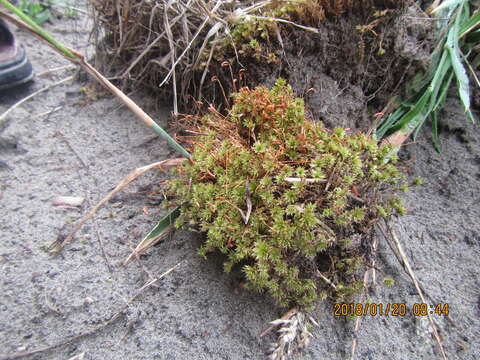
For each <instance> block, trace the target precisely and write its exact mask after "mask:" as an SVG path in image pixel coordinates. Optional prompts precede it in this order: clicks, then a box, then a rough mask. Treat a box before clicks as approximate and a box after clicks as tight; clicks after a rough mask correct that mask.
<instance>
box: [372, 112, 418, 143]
mask: <svg viewBox="0 0 480 360" xmlns="http://www.w3.org/2000/svg"><path fill="white" fill-rule="evenodd" d="M409 108H411V107H408V106H405V105H404V104H402V105H400V107H399V108H398V109H397V110H395V111H394V112H393V113H392V114H390V116H388V117H387V118H386V119H385V120H383V121H382V122H381V123H380V125H379V127H378V128H377V130H376V131H375V137H376V138H377V139H381V138H383V137H384V136H385V133H386V132H387V131H388V129H389V128H390V127H392V126H393V125H394V124H395V123H396V122H397V120H398V119H400V118H401V117H402V116H404V115H405V114H406V113H407V112H408V109H409Z"/></svg>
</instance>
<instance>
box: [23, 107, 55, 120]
mask: <svg viewBox="0 0 480 360" xmlns="http://www.w3.org/2000/svg"><path fill="white" fill-rule="evenodd" d="M61 109H63V106H57V107H56V108H55V109H52V110H48V111H45V112H43V113H40V114H37V115H34V116H32V117H31V118H30V121H32V120H35V119H38V118H41V117H43V116H48V115H51V114H53V113H55V112H57V111H59V110H61Z"/></svg>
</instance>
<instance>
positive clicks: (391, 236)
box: [378, 221, 447, 360]
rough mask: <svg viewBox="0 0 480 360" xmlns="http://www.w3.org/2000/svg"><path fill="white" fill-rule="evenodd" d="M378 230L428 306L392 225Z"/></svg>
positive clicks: (443, 353) (445, 356)
mask: <svg viewBox="0 0 480 360" xmlns="http://www.w3.org/2000/svg"><path fill="white" fill-rule="evenodd" d="M378 228H379V229H380V231H381V232H382V234H383V236H384V237H385V240H386V241H387V243H388V245H389V246H390V248H391V249H392V251H393V253H394V254H395V257H396V258H397V260H398V261H399V262H400V264H401V265H402V266H403V268H404V269H405V271H406V273H407V274H408V276H410V278H411V279H412V281H413V284H414V285H415V288H416V290H417V292H418V295H419V296H420V299H421V300H422V303H424V304H426V303H427V301H426V299H425V296H424V294H423V293H424V292H423V290H422V286H421V285H420V282H419V281H418V280H417V277H416V276H415V273H414V272H413V270H412V267H411V266H410V263H409V261H408V258H407V256H406V254H405V251H404V250H403V247H402V245H401V243H400V240H399V239H398V237H397V235H396V234H395V232H394V231H393V229H392V228H391V226H390V224H389V223H388V222H387V221H385V228H384V227H383V226H382V225H380V224H378ZM427 316H428V320H429V322H430V326H431V328H432V332H433V335H434V337H435V340H436V341H437V343H438V346H439V349H440V352H441V354H442V357H443V359H445V360H446V359H447V355H446V354H445V350H444V348H443V345H442V340H441V338H440V334H439V332H438V330H437V326H436V324H435V322H434V321H433V318H432V316H431V315H430V313H428V312H427Z"/></svg>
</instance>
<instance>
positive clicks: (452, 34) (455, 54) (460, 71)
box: [445, 12, 470, 112]
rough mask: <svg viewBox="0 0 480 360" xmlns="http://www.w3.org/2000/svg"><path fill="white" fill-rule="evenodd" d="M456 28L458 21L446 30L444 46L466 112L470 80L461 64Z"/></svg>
mask: <svg viewBox="0 0 480 360" xmlns="http://www.w3.org/2000/svg"><path fill="white" fill-rule="evenodd" d="M460 16H461V12H459V14H458V15H457V18H460ZM458 28H459V25H458V21H455V23H454V24H453V25H452V27H451V28H450V30H449V32H448V37H447V42H446V43H445V47H446V49H447V50H448V52H449V54H450V60H451V62H452V67H453V71H454V72H455V77H456V79H457V85H458V93H459V96H460V100H461V102H462V104H463V107H464V110H465V112H468V111H469V110H470V82H469V79H468V76H467V72H466V70H465V67H464V66H463V64H462V56H461V55H462V53H461V51H460V48H459V46H458V37H457V36H458Z"/></svg>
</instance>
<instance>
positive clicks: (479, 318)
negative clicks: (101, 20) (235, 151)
mask: <svg viewBox="0 0 480 360" xmlns="http://www.w3.org/2000/svg"><path fill="white" fill-rule="evenodd" d="M46 27H47V29H48V30H49V31H51V32H52V33H54V34H55V36H57V37H58V38H60V39H61V40H63V41H64V42H66V43H67V44H70V45H71V46H72V47H74V48H76V49H78V50H80V51H87V52H89V53H90V54H91V53H92V52H91V46H90V47H88V44H89V38H88V35H89V26H88V22H83V21H82V20H76V21H72V20H62V21H57V22H55V23H54V24H48V25H47V26H46ZM15 32H16V34H17V35H18V37H19V39H21V41H22V42H23V43H24V44H25V46H26V48H27V51H28V53H29V55H30V58H31V60H32V63H33V65H34V67H35V71H36V73H37V74H40V73H42V72H43V71H45V70H48V69H53V68H56V67H59V66H62V65H67V64H68V62H67V61H66V60H65V59H63V58H61V57H60V56H58V55H56V54H54V53H53V51H52V50H50V49H49V48H48V47H47V46H45V45H43V44H41V43H40V41H39V40H37V39H35V38H33V37H31V36H30V35H29V34H27V33H25V32H24V31H20V30H16V31H15ZM87 48H88V49H90V50H88V49H87ZM86 49H87V50H86ZM72 74H74V71H73V70H63V71H56V72H54V73H50V74H47V75H43V76H39V77H37V78H36V80H35V82H34V83H33V84H32V85H31V86H27V87H24V88H21V89H17V90H15V91H8V92H4V93H1V94H0V112H3V111H5V110H6V109H7V108H8V107H9V106H11V105H12V104H14V103H15V102H16V101H18V100H20V99H22V98H23V97H25V96H26V95H28V94H30V93H32V92H33V91H35V90H38V89H40V88H42V87H44V86H46V85H48V84H50V83H53V82H56V81H59V80H61V79H62V78H65V77H67V76H70V75H72ZM85 85H86V84H85V83H83V82H81V81H78V80H75V81H71V82H68V83H65V84H63V85H60V86H57V87H54V88H52V89H50V90H49V91H47V92H45V93H43V94H40V95H38V96H36V97H35V98H34V99H33V100H31V101H29V102H27V103H25V104H24V105H22V106H21V107H19V108H18V109H16V110H15V111H13V112H12V113H11V114H10V115H9V116H8V118H7V120H6V121H4V122H2V123H1V124H0V214H1V215H0V234H1V238H0V239H1V241H0V359H9V358H10V357H9V356H8V354H14V353H17V352H24V351H27V352H28V351H32V350H35V349H38V348H42V347H45V346H49V345H52V344H55V343H58V342H62V341H63V340H65V339H67V338H68V337H70V336H73V335H76V334H80V333H82V332H85V331H88V330H89V329H93V328H95V327H96V326H99V325H101V324H103V323H105V322H106V321H108V320H109V319H110V318H111V317H112V316H113V315H114V314H116V313H117V312H118V311H119V310H120V309H122V308H123V307H124V306H125V305H126V304H127V303H128V302H129V299H130V298H131V297H132V296H134V295H135V294H137V292H138V291H139V289H140V288H141V287H142V286H143V285H144V284H145V283H146V282H148V281H149V280H150V279H151V278H152V277H157V276H159V275H160V274H161V273H163V272H165V271H166V270H168V269H170V268H171V267H172V266H175V265H176V264H179V263H180V265H179V266H178V267H177V268H176V269H175V270H174V271H173V272H172V273H170V274H169V275H168V276H166V277H165V278H164V279H162V280H160V281H159V282H158V283H157V284H156V285H155V286H152V287H150V288H149V289H147V290H146V291H144V292H143V293H142V295H141V296H139V297H138V298H137V299H136V300H135V301H133V302H130V303H129V306H128V310H127V311H126V312H125V313H124V315H122V316H121V317H119V318H118V319H117V320H116V321H114V322H113V323H111V324H110V325H108V326H106V327H104V328H103V329H101V330H99V331H97V332H96V333H95V334H93V335H91V336H88V337H85V338H82V339H80V340H78V341H74V342H72V343H70V344H68V345H64V346H60V347H58V348H56V349H53V350H50V351H46V352H42V353H38V354H35V355H32V356H30V358H32V359H70V358H72V357H74V356H76V355H80V354H82V353H84V359H106V360H109V359H262V358H264V353H265V351H266V350H267V349H268V343H269V342H271V341H272V340H273V334H271V335H269V336H267V337H265V338H263V339H262V338H260V337H259V334H260V333H261V332H262V331H263V330H264V329H265V328H266V327H268V322H269V321H271V320H274V319H276V318H278V317H279V316H281V315H282V313H283V312H285V309H280V308H277V307H275V306H274V304H273V303H272V302H271V301H270V300H269V299H265V297H263V296H261V295H257V294H252V293H249V292H247V291H245V290H243V289H241V288H240V287H239V286H238V283H237V282H236V280H234V279H232V278H231V277H230V276H228V275H226V274H224V273H223V272H222V265H221V260H220V259H218V258H216V257H215V256H212V257H210V258H209V260H211V261H205V260H203V259H202V258H200V257H199V256H198V255H197V254H196V249H197V248H198V247H199V244H200V238H199V236H198V235H195V234H192V233H189V232H186V231H177V232H176V233H175V234H174V235H173V236H172V237H170V238H168V239H167V240H165V241H164V242H162V243H161V244H160V245H159V246H157V247H155V248H154V249H153V250H152V251H150V252H149V254H148V255H147V256H144V257H142V258H141V260H140V261H138V262H135V263H132V264H130V265H129V266H127V267H123V266H122V265H121V263H122V261H123V260H124V259H125V258H126V257H127V256H128V255H129V254H130V252H131V249H132V248H133V247H135V245H136V243H137V242H138V241H139V240H140V239H141V238H142V236H143V235H144V234H146V233H147V232H148V231H149V229H150V228H151V227H152V226H153V225H154V224H155V221H156V220H158V219H159V217H160V216H161V215H162V210H161V209H159V208H158V207H157V205H158V203H159V202H160V201H161V197H159V196H158V195H157V196H156V197H155V196H146V195H147V194H148V193H149V192H151V191H153V190H156V189H159V188H160V185H159V183H160V182H161V181H163V180H165V179H166V178H167V176H168V174H164V173H160V172H151V173H149V174H147V175H145V176H143V177H142V178H140V179H139V180H138V181H136V182H135V183H133V184H132V185H130V186H129V187H127V188H126V190H125V191H123V192H122V193H120V194H119V195H117V196H116V197H115V198H114V199H113V200H112V201H111V202H110V203H109V204H108V206H107V207H105V208H104V209H102V210H101V211H100V212H99V213H98V215H97V217H96V218H95V220H94V221H91V222H89V223H87V224H86V226H85V227H84V228H83V229H82V230H81V231H80V232H79V233H78V235H77V237H76V240H75V241H74V242H73V243H72V244H70V245H68V246H67V247H66V248H65V249H64V251H63V252H62V253H61V254H60V255H59V256H57V257H52V256H51V255H50V254H49V253H48V252H47V251H46V246H48V245H49V244H50V243H51V242H53V241H55V240H56V239H57V238H58V236H60V235H61V234H64V232H65V230H66V229H69V228H70V227H71V226H72V223H74V222H75V220H77V219H79V218H80V217H81V215H82V214H84V213H86V211H87V210H88V209H89V208H91V206H93V205H94V204H95V203H96V202H97V201H99V200H100V199H101V198H102V197H103V196H104V195H106V194H107V193H108V192H109V191H110V190H112V189H113V188H114V187H115V185H116V184H117V183H118V182H119V181H120V180H121V179H122V178H123V177H124V176H126V175H127V174H128V173H130V172H131V171H132V170H134V169H135V168H137V167H140V166H143V165H147V164H150V163H152V162H155V161H160V160H163V159H167V158H171V157H174V156H175V154H174V152H173V151H172V150H170V149H169V148H168V147H167V145H166V143H165V142H164V141H162V140H160V139H159V138H158V137H156V136H155V135H154V134H152V133H151V131H150V130H149V129H147V128H145V127H144V126H143V124H142V123H141V122H140V121H138V120H137V119H136V118H135V117H134V116H133V115H132V114H131V113H130V112H129V110H128V109H126V108H125V107H123V106H121V104H120V103H119V101H118V100H116V99H114V98H111V97H105V98H101V99H99V100H97V101H93V102H89V101H87V102H86V103H85V95H84V93H83V92H82V91H81V89H82V87H84V86H85ZM133 98H134V99H136V100H138V101H139V102H140V104H143V105H145V106H146V108H147V109H148V111H149V112H150V113H151V114H152V115H153V116H154V118H156V119H158V122H159V123H160V124H162V125H166V120H167V119H168V115H169V112H170V110H169V109H168V108H165V109H163V110H155V109H154V108H153V107H152V106H150V105H149V104H148V103H147V102H145V98H144V96H142V95H141V94H134V95H133ZM58 107H61V108H60V109H58V110H57V111H55V112H53V113H51V114H49V115H41V114H42V113H44V112H46V111H50V110H53V109H56V108H58ZM476 116H477V117H478V112H477V113H476ZM442 123H443V126H442V132H441V135H440V139H441V141H442V149H443V152H442V154H437V153H436V152H435V151H434V149H433V147H432V146H431V143H430V140H429V136H428V133H429V131H430V129H429V128H428V127H426V128H425V130H424V134H423V135H422V136H421V137H420V139H419V140H418V143H416V144H414V145H410V146H408V147H407V148H406V149H404V150H403V151H402V153H401V158H402V160H403V161H404V163H403V165H404V166H405V168H406V169H407V170H408V171H409V174H410V175H412V176H420V177H423V178H424V179H425V185H424V186H422V187H419V188H415V189H413V190H411V191H410V192H409V193H407V194H405V195H404V196H403V197H404V199H405V201H406V204H407V207H408V210H409V213H408V215H407V216H404V217H403V218H402V219H399V220H398V221H395V222H394V227H395V228H396V230H397V232H398V234H399V238H400V240H401V242H402V244H403V246H404V248H405V251H406V253H407V256H408V257H409V259H410V261H411V264H412V266H413V269H414V271H415V273H416V275H417V277H418V279H419V280H420V282H421V283H422V285H423V286H424V288H425V290H426V292H427V293H428V294H429V295H430V296H431V299H429V300H428V302H429V305H434V304H447V303H448V305H449V310H450V312H449V315H448V318H446V317H445V316H434V318H435V321H436V322H437V324H438V326H439V328H440V329H441V335H442V338H443V341H444V346H445V349H446V351H447V355H448V358H449V359H478V358H480V340H479V339H480V290H479V289H480V286H479V274H480V267H479V264H480V263H479V261H480V260H479V259H480V225H479V218H480V140H479V136H478V132H479V129H478V126H477V125H472V124H469V123H467V120H466V119H465V116H464V114H463V112H462V110H461V108H460V107H459V105H458V103H457V100H456V98H455V93H452V94H451V97H450V99H449V100H448V104H447V106H446V109H445V111H444V112H443V113H442ZM58 196H80V197H84V198H85V202H84V204H83V205H82V206H81V207H80V208H68V207H62V206H54V205H53V204H52V202H53V200H54V199H55V198H57V197H58ZM379 240H380V241H379V243H380V245H379V252H380V262H379V263H378V267H379V270H380V271H379V273H383V274H384V275H385V276H389V277H392V278H393V279H395V286H394V287H385V286H382V285H381V284H380V283H379V285H378V286H377V287H376V289H375V291H373V292H372V293H371V294H370V299H371V301H372V302H373V303H382V304H387V303H399V304H406V305H407V308H408V312H409V313H408V314H407V315H406V316H398V317H392V316H388V317H378V316H377V317H365V318H364V319H363V322H362V326H361V330H360V332H359V335H358V350H357V357H356V358H357V359H372V360H373V359H405V360H406V359H436V358H440V356H439V352H438V351H437V350H436V346H435V341H434V340H433V339H432V336H431V332H430V331H429V328H428V323H427V321H426V318H424V317H423V318H422V317H415V316H412V315H411V313H410V311H411V309H412V308H413V304H415V303H420V302H421V300H420V298H419V296H418V294H417V292H416V290H415V287H414V285H413V284H412V282H411V281H410V280H409V278H408V277H407V275H406V274H405V272H404V271H403V270H402V268H401V267H400V265H399V264H398V262H397V261H396V260H395V258H394V256H393V254H392V252H391V251H390V249H389V248H388V246H387V245H386V243H385V242H384V241H383V239H382V238H381V237H379ZM380 278H381V276H380ZM312 315H313V316H314V317H315V318H316V319H317V321H318V322H319V324H320V327H319V328H317V329H315V330H314V331H313V333H314V334H315V339H313V341H312V343H311V346H310V347H309V348H308V349H307V350H306V351H304V352H302V353H301V354H300V355H299V356H298V358H299V359H349V358H350V351H351V343H352V338H353V332H352V330H353V325H354V322H353V320H351V319H345V318H339V317H334V316H333V315H332V303H330V302H325V303H322V304H320V305H319V306H318V307H317V309H316V310H315V311H314V312H313V313H312Z"/></svg>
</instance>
